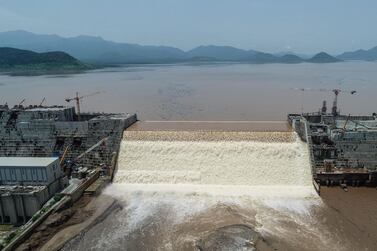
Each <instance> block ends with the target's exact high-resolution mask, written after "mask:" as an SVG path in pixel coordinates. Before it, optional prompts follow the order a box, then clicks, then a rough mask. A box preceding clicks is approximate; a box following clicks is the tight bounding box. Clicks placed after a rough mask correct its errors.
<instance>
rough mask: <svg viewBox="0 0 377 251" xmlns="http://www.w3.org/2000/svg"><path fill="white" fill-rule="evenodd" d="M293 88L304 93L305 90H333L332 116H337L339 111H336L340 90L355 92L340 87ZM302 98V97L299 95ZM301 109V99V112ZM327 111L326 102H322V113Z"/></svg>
mask: <svg viewBox="0 0 377 251" xmlns="http://www.w3.org/2000/svg"><path fill="white" fill-rule="evenodd" d="M293 89H294V90H298V91H302V93H304V92H305V91H320V92H333V93H334V94H335V97H334V101H333V107H332V109H331V113H332V115H334V116H337V115H338V114H339V113H338V96H339V94H340V93H341V92H342V93H349V94H351V95H353V94H355V93H356V91H355V90H352V91H348V90H341V89H323V88H321V89H311V88H293ZM301 99H302V97H301ZM302 110H303V100H301V112H302ZM326 111H327V108H326V103H325V102H324V103H323V107H322V113H324V112H325V113H326Z"/></svg>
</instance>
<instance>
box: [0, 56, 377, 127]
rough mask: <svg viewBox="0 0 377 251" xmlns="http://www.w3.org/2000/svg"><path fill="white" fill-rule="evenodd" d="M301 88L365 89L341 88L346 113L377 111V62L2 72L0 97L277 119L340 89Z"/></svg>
mask: <svg viewBox="0 0 377 251" xmlns="http://www.w3.org/2000/svg"><path fill="white" fill-rule="evenodd" d="M294 88H312V89H321V88H325V89H334V88H339V89H345V90H354V89H355V90H357V94H356V95H352V96H351V95H349V94H341V95H340V97H339V107H340V109H341V112H342V113H347V114H348V113H352V114H354V115H358V114H371V113H372V112H375V108H374V107H375V106H376V101H375V93H376V91H377V63H376V62H341V63H332V64H309V63H302V64H261V65H256V64H226V63H221V64H220V63H219V64H201V65H190V64H178V65H136V66H120V67H115V68H105V69H100V70H95V71H89V72H86V73H83V74H75V75H60V76H34V77H10V76H5V75H1V76H0V93H1V95H0V102H1V103H5V102H8V104H9V105H12V106H13V105H14V104H18V103H19V102H21V100H22V99H24V98H25V99H26V101H25V103H24V105H30V104H33V105H35V104H39V103H40V102H41V100H42V99H43V97H46V102H45V105H48V104H52V105H53V104H63V105H64V104H67V103H66V102H65V101H64V99H65V98H67V97H72V96H74V94H75V92H76V91H78V92H79V93H80V94H83V95H85V94H90V93H93V92H97V91H100V92H102V93H101V94H99V95H95V96H92V97H88V98H86V99H85V100H83V102H82V109H83V110H84V111H104V112H129V113H137V114H138V116H139V119H140V120H178V121H179V120H192V121H195V120H206V121H219V120H221V121H234V120H235V121H237V120H243V121H256V120H258V121H271V120H280V121H281V120H285V119H286V115H287V114H288V113H296V112H301V110H303V111H305V112H312V111H317V110H318V109H319V106H320V104H321V102H322V100H324V99H326V100H327V101H328V104H331V102H332V100H333V93H332V92H330V91H328V92H320V91H318V92H317V91H306V92H302V91H298V90H294Z"/></svg>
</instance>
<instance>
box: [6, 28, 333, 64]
mask: <svg viewBox="0 0 377 251" xmlns="http://www.w3.org/2000/svg"><path fill="white" fill-rule="evenodd" d="M0 47H13V48H19V49H24V50H31V51H35V52H39V53H44V52H51V51H62V52H65V53H68V54H70V55H72V56H73V57H75V58H77V59H78V60H81V61H83V62H87V63H95V64H142V63H177V62H211V61H232V62H245V63H256V64H263V63H301V62H313V63H331V62H337V61H338V60H337V59H336V58H334V57H332V56H330V55H328V54H326V53H323V54H321V53H320V54H317V55H315V56H314V57H312V58H310V59H306V58H305V57H304V58H303V57H300V56H299V55H296V54H294V53H291V52H290V53H286V54H285V53H278V54H270V53H265V52H260V51H255V50H242V49H238V48H235V47H231V46H216V45H208V46H199V47H197V48H194V49H192V50H190V51H187V52H185V51H183V50H180V49H178V48H174V47H169V46H144V45H138V44H130V43H116V42H111V41H107V40H104V39H102V38H101V37H93V36H77V37H71V38H64V37H60V36H57V35H38V34H34V33H31V32H27V31H8V32H0Z"/></svg>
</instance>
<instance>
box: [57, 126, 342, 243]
mask: <svg viewBox="0 0 377 251" xmlns="http://www.w3.org/2000/svg"><path fill="white" fill-rule="evenodd" d="M231 124H232V123H230V122H227V123H212V122H207V123H206V122H196V123H194V124H193V123H192V122H137V123H136V124H134V125H133V126H131V127H129V128H128V129H127V130H126V131H125V132H124V134H123V140H122V142H121V146H120V151H119V156H118V164H117V171H116V173H115V176H114V182H113V184H112V185H110V186H109V187H107V188H106V190H105V191H104V195H105V196H109V197H111V198H114V199H115V200H116V205H117V206H115V207H113V208H112V210H111V211H109V212H107V215H108V216H107V217H106V218H105V219H104V220H102V221H101V222H99V223H98V224H96V225H95V226H93V227H92V228H90V230H88V231H87V232H86V233H85V234H84V235H82V236H80V237H78V238H76V239H73V240H72V241H70V242H69V243H68V244H67V245H66V246H65V247H64V248H63V250H87V249H98V250H99V249H105V248H106V247H108V246H109V245H111V248H112V250H313V247H316V248H315V249H325V248H330V249H332V250H338V247H337V246H336V243H337V242H338V241H337V234H336V230H335V231H334V232H330V230H329V229H328V228H327V227H326V225H325V224H324V223H323V222H321V221H318V217H319V215H321V213H320V212H321V208H322V206H323V205H322V201H321V199H320V198H319V196H318V195H317V193H316V192H315V190H314V188H313V185H312V176H311V168H310V161H309V150H308V147H307V145H306V144H305V143H303V142H302V141H301V140H300V139H299V138H298V137H297V135H296V134H295V133H294V132H293V131H291V129H290V128H289V127H288V126H287V125H286V123H271V124H272V126H271V127H272V129H270V130H266V129H265V128H269V127H266V126H265V125H266V123H265V122H263V123H259V122H258V123H256V122H250V123H249V122H245V123H235V124H237V125H236V128H237V129H232V127H231V126H230V125H231ZM262 124H263V126H262ZM267 124H268V123H267ZM262 129H263V130H262Z"/></svg>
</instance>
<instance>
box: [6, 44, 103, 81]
mask: <svg viewBox="0 0 377 251" xmlns="http://www.w3.org/2000/svg"><path fill="white" fill-rule="evenodd" d="M96 68H97V67H96V66H93V65H89V64H85V63H82V62H81V61H79V60H77V59H76V58H74V57H72V56H70V55H69V54H67V53H65V52H59V51H56V52H46V53H37V52H33V51H28V50H20V49H15V48H9V47H3V48H0V73H2V74H8V75H12V76H34V75H47V74H70V73H80V72H83V71H86V70H91V69H96Z"/></svg>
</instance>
